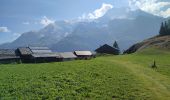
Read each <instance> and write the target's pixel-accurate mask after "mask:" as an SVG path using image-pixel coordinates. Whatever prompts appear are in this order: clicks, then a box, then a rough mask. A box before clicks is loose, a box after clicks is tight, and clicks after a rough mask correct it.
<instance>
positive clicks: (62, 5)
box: [0, 0, 170, 44]
mask: <svg viewBox="0 0 170 100" xmlns="http://www.w3.org/2000/svg"><path fill="white" fill-rule="evenodd" d="M115 7H129V8H130V9H131V10H136V9H141V10H143V11H146V12H148V13H151V14H154V15H157V16H161V17H169V16H170V0H0V44H2V43H5V42H11V41H13V40H15V39H16V38H18V37H19V36H20V35H21V34H22V33H24V32H28V31H31V30H39V29H41V28H43V27H45V26H47V25H48V24H50V23H54V22H55V21H56V20H72V19H80V20H81V19H92V20H93V19H97V18H99V17H102V16H103V15H104V14H105V13H106V12H107V11H108V10H110V9H114V8H115Z"/></svg>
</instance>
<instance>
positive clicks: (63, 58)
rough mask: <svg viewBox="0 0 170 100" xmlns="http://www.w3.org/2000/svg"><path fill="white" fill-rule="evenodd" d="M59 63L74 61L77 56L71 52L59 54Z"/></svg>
mask: <svg viewBox="0 0 170 100" xmlns="http://www.w3.org/2000/svg"><path fill="white" fill-rule="evenodd" d="M60 57H61V61H70V60H75V59H76V58H77V56H76V55H75V54H74V53H72V52H62V53H60Z"/></svg>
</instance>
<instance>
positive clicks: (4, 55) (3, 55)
mask: <svg viewBox="0 0 170 100" xmlns="http://www.w3.org/2000/svg"><path fill="white" fill-rule="evenodd" d="M13 58H19V56H16V53H15V50H12V49H0V59H13Z"/></svg>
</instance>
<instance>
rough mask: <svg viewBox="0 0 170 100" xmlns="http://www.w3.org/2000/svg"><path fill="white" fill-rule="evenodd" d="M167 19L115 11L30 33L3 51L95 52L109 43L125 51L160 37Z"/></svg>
mask: <svg viewBox="0 0 170 100" xmlns="http://www.w3.org/2000/svg"><path fill="white" fill-rule="evenodd" d="M163 20H165V19H164V18H161V17H158V16H154V15H151V14H148V13H146V12H143V11H141V10H136V11H130V10H129V9H128V8H114V9H111V10H109V11H108V12H107V13H106V14H105V15H104V16H102V17H100V18H98V19H95V20H93V21H84V20H83V21H75V22H74V23H72V22H69V21H56V22H55V23H54V24H50V25H48V26H46V27H45V28H43V29H41V30H39V31H37V32H26V33H24V34H22V35H21V36H20V37H19V38H18V39H16V40H15V41H13V42H12V43H9V44H4V45H1V46H0V47H1V48H16V47H19V46H27V45H35V46H48V47H50V48H51V49H53V50H56V51H73V50H85V49H86V50H94V49H95V48H97V47H99V46H100V45H103V44H105V43H108V44H112V43H113V42H114V41H115V40H117V41H118V43H119V45H120V47H121V49H126V48H128V47H129V46H130V45H131V44H133V43H135V42H138V41H141V40H143V39H144V38H148V37H151V36H153V35H156V34H158V31H159V27H160V23H161V22H162V21H163Z"/></svg>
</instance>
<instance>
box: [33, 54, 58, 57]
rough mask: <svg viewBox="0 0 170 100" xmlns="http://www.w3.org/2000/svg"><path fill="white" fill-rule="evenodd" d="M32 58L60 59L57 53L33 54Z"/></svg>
mask: <svg viewBox="0 0 170 100" xmlns="http://www.w3.org/2000/svg"><path fill="white" fill-rule="evenodd" d="M32 56H33V57H35V58H45V57H56V58H60V54H59V53H35V54H32Z"/></svg>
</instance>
